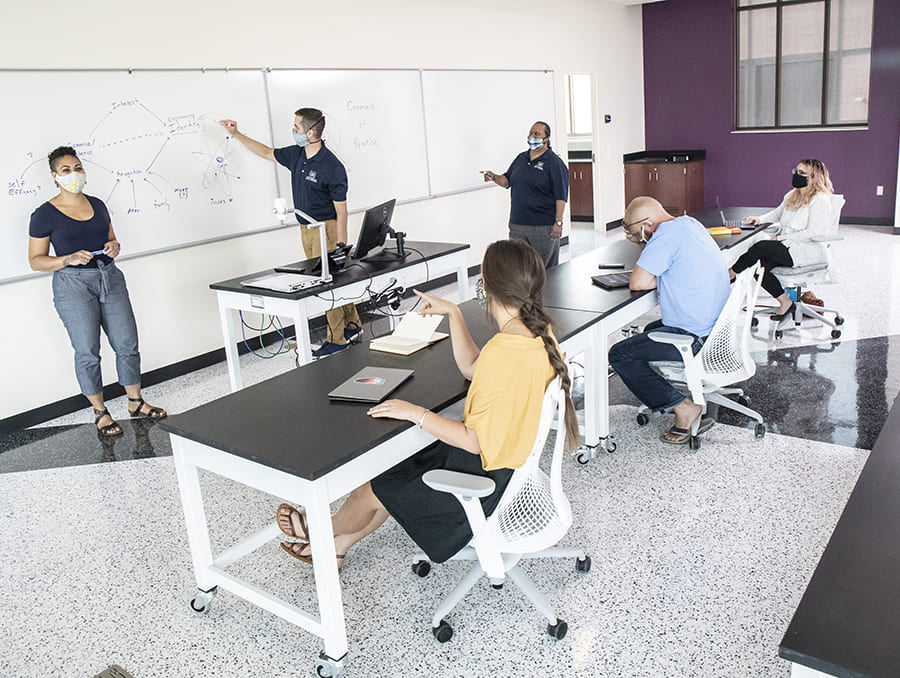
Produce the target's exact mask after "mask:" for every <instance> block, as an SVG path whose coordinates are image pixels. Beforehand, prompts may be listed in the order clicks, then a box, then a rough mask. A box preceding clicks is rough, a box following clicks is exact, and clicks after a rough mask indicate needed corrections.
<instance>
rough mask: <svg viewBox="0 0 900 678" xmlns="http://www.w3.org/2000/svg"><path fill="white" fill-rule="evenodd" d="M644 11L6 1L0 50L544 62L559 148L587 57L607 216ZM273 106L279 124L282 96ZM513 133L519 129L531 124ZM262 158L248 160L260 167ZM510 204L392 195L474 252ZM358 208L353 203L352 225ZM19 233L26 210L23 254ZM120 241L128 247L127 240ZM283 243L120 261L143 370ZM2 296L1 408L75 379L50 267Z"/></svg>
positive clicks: (400, 218)
mask: <svg viewBox="0 0 900 678" xmlns="http://www.w3.org/2000/svg"><path fill="white" fill-rule="evenodd" d="M316 5H319V7H317V8H316V9H314V7H316ZM640 11H641V10H640V7H623V6H621V5H618V4H615V3H608V2H603V1H602V0H558V1H557V2H553V3H549V2H546V0H541V1H540V2H538V1H536V0H495V1H494V2H490V3H484V2H482V1H481V0H479V1H478V2H475V1H474V0H453V1H452V2H449V1H447V2H443V3H435V2H422V1H421V0H381V1H379V2H377V3H373V2H371V1H370V0H339V1H337V2H332V3H302V2H284V1H271V2H264V3H244V2H241V3H238V2H233V1H232V0H224V1H223V0H216V1H215V2H214V1H213V0H191V2H184V1H183V0H177V1H176V0H157V2H154V3H150V4H141V3H129V2H120V1H113V0H91V1H90V2H86V3H81V4H80V5H78V7H77V9H76V10H75V11H73V10H72V5H71V3H70V2H68V1H63V0H41V2H38V3H30V4H25V3H21V4H18V5H16V6H15V8H14V9H10V10H8V11H7V13H6V20H5V21H3V22H2V25H0V64H3V65H4V67H6V68H52V69H61V68H127V67H133V68H185V67H188V68H190V67H232V68H236V67H256V66H277V67H293V68H304V67H308V68H360V67H366V68H410V67H413V68H419V67H421V68H472V69H478V68H499V69H503V68H528V69H531V68H549V69H552V70H553V71H555V73H556V78H557V83H556V94H557V99H558V105H557V116H556V117H557V121H558V125H557V126H558V130H554V136H557V137H558V138H557V148H559V149H563V148H565V141H564V138H563V136H564V126H563V125H561V123H562V120H563V115H564V108H563V101H562V97H563V92H564V88H563V82H562V77H563V76H564V74H566V73H590V72H595V73H598V74H600V80H601V82H602V83H603V91H602V92H601V99H602V103H603V105H604V110H605V111H608V112H610V113H611V114H612V115H613V123H612V124H611V125H607V126H606V127H607V128H608V129H606V130H604V131H605V132H607V134H605V135H604V143H605V144H606V146H607V149H608V153H607V160H608V161H609V162H607V163H606V165H605V166H604V172H605V173H606V176H604V186H605V188H606V190H605V191H604V193H605V196H606V197H605V198H604V215H603V219H604V221H611V220H613V219H615V218H618V217H620V216H621V212H622V208H623V205H622V204H621V203H622V200H623V198H622V194H623V189H622V180H623V179H622V172H621V164H620V163H619V162H617V161H616V158H617V157H618V158H619V159H620V158H621V154H622V152H626V151H628V150H634V149H639V148H643V140H644V127H643V81H642V45H641V15H640ZM295 26H296V27H298V28H297V29H293V28H292V27H295ZM304 26H309V28H308V29H303V27H304ZM297 104H298V106H299V105H315V102H314V101H310V102H306V101H299V100H298V102H297ZM0 105H2V104H0ZM75 106H78V102H77V101H60V102H59V115H61V116H64V115H65V114H66V113H65V112H66V109H67V108H71V107H75ZM482 115H490V111H478V110H473V111H472V117H471V119H469V120H464V121H461V123H462V124H470V125H477V124H478V118H479V117H480V116H482ZM285 118H286V121H287V122H286V124H289V118H290V112H289V111H288V112H286V113H285ZM6 133H7V134H14V133H15V130H6ZM509 133H510V134H512V135H519V136H521V137H522V138H523V142H524V137H525V136H526V134H527V130H518V129H511V130H510V132H509ZM462 142H463V143H464V142H465V141H464V137H463V140H462ZM523 145H524V143H523ZM48 150H49V149H48ZM509 160H510V158H497V161H496V167H495V169H498V170H502V169H504V168H505V167H506V166H507V164H508V162H509ZM260 162H261V163H262V164H261V166H260V168H259V171H271V170H270V169H269V168H268V167H266V166H265V162H264V161H260ZM473 169H476V170H477V169H481V168H473ZM386 171H398V172H399V171H402V168H386ZM351 190H352V187H351ZM617 196H618V197H617ZM260 199H261V200H269V199H270V196H261V198H260ZM508 208H509V203H508V195H507V194H506V192H505V191H503V190H502V189H488V190H481V191H476V192H472V193H466V194H460V195H455V196H448V197H444V198H438V199H433V200H428V201H423V202H418V203H413V204H410V205H403V206H400V207H398V209H397V212H396V214H395V219H396V221H397V225H398V227H402V229H403V230H406V231H407V232H409V233H410V237H411V238H420V239H430V240H444V241H468V242H470V243H471V244H472V246H473V249H472V252H471V255H470V264H476V263H477V262H478V261H479V259H480V255H481V252H482V251H483V249H484V247H485V245H486V244H487V243H489V242H490V241H492V240H495V239H498V238H502V237H505V233H506V229H505V224H506V219H507V216H508ZM359 219H360V216H359V215H356V216H355V218H354V217H353V216H351V222H350V233H351V239H352V238H353V236H354V233H355V231H356V230H357V229H358V227H359ZM26 233H27V225H26V224H23V225H22V234H23V235H22V252H23V256H25V247H26V245H25V243H26ZM124 247H125V248H126V249H125V251H126V252H127V243H124ZM286 252H296V253H297V255H298V256H299V252H300V247H299V243H298V238H297V234H296V232H295V231H294V230H293V229H285V230H281V231H274V232H270V233H265V234H261V235H253V236H246V237H242V238H236V239H232V240H228V241H223V242H219V243H215V244H211V245H204V246H197V247H192V248H187V249H183V250H178V251H175V252H169V253H165V254H158V255H153V256H148V257H143V258H137V259H134V260H130V261H124V262H122V264H121V267H122V269H123V270H124V271H125V273H126V276H127V279H128V286H129V289H130V290H131V295H132V301H133V304H134V307H135V312H136V315H137V318H138V326H139V329H140V335H141V353H142V356H143V365H142V367H143V369H144V371H148V370H152V369H155V368H159V367H162V366H165V365H169V364H171V363H174V362H177V361H179V360H184V359H186V358H190V357H192V356H196V355H199V354H202V353H205V352H207V351H210V350H213V349H215V348H219V347H221V345H222V338H221V333H220V331H219V321H218V314H217V311H216V306H215V299H214V295H213V293H212V292H211V291H210V290H209V289H208V284H209V283H210V282H213V281H216V280H222V279H225V278H229V277H233V276H237V275H240V274H242V273H247V272H250V271H253V270H257V269H261V268H266V267H269V266H274V265H277V264H280V263H284V261H285V259H286V255H285V253H286ZM0 309H3V311H2V312H3V313H4V316H5V318H4V323H3V325H4V330H3V332H2V335H0V336H2V339H0V341H2V345H0V346H2V350H0V374H2V375H3V380H2V384H3V385H2V387H0V419H3V418H6V417H9V416H12V415H14V414H17V413H20V412H25V411H28V410H31V409H33V408H36V407H40V406H42V405H45V404H48V403H51V402H54V401H57V400H60V399H62V398H66V397H68V396H71V395H74V394H76V393H77V392H78V388H77V385H76V382H75V378H74V374H73V369H72V356H71V348H70V346H69V343H68V338H67V337H66V335H65V331H64V330H63V328H62V325H61V324H60V322H59V320H58V319H57V317H56V314H55V312H54V310H53V305H52V302H51V293H50V278H49V276H41V277H39V278H37V279H30V280H25V281H22V282H18V283H12V284H8V285H0ZM103 355H104V363H103V364H104V369H103V376H104V382H105V383H110V382H113V381H115V370H114V364H113V360H111V359H110V357H111V352H110V350H109V349H108V347H106V346H105V347H104V354H103Z"/></svg>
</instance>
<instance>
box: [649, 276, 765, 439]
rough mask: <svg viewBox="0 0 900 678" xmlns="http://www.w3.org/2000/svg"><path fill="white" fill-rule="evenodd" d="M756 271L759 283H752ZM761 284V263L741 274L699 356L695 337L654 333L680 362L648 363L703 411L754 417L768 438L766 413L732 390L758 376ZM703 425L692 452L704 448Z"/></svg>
mask: <svg viewBox="0 0 900 678" xmlns="http://www.w3.org/2000/svg"><path fill="white" fill-rule="evenodd" d="M757 272H758V273H759V276H758V278H759V279H758V280H757V279H754V275H755V274H756V273H757ZM761 280H762V268H761V267H760V265H759V263H756V264H754V265H753V266H752V267H751V268H748V269H746V270H744V271H742V272H741V273H740V274H739V275H738V276H737V278H735V281H734V284H733V285H732V287H731V294H730V295H729V296H728V300H727V301H726V302H725V306H724V308H723V309H722V312H721V313H720V314H719V318H718V319H717V320H716V324H715V325H714V326H713V328H712V331H711V332H710V333H709V336H708V337H707V338H706V342H705V343H704V344H703V347H702V348H701V349H700V351H699V353H697V355H693V353H692V352H691V344H692V343H693V337H690V336H686V335H684V334H673V333H671V332H650V334H649V335H648V336H649V337H650V338H651V339H653V341H659V342H663V343H666V344H672V345H673V346H675V348H677V349H678V351H679V353H680V354H681V360H680V361H677V362H676V361H665V362H662V361H660V362H653V363H650V364H651V365H652V366H653V367H654V369H656V370H657V371H658V372H659V373H660V374H661V375H662V376H663V377H664V378H665V379H666V380H667V381H668V382H670V383H671V384H673V385H674V386H675V387H676V388H679V387H680V388H681V389H682V390H685V391H687V393H688V394H689V395H690V397H691V400H693V401H694V402H695V403H696V404H698V405H702V406H703V412H704V413H706V406H707V403H716V404H717V405H720V406H722V407H727V408H729V409H731V410H735V411H736V412H740V413H741V414H745V415H747V416H748V417H750V418H751V419H755V420H756V427H755V429H754V430H755V433H756V437H757V438H762V437H763V436H764V435H765V434H766V426H765V424H764V423H763V418H762V415H761V414H759V412H756V411H755V410H751V409H750V407H749V405H750V400H749V398H747V396H745V395H744V392H743V391H742V390H741V389H739V388H731V384H735V383H737V382H740V381H744V380H745V379H749V378H750V377H752V376H753V375H754V374H756V363H755V362H754V361H753V358H752V357H751V356H750V322H751V319H752V318H753V306H754V304H756V297H757V295H758V294H759V287H760V281H761ZM730 395H736V396H738V398H737V401H735V400H732V399H731V398H729V397H728V396H730ZM648 421H649V417H648V414H647V408H646V407H642V408H641V409H640V411H639V412H638V415H637V422H638V424H640V425H642V426H643V425H644V424H646V423H647V422H648ZM699 425H700V419H699V418H698V419H697V421H696V422H694V426H693V429H692V431H691V437H690V439H689V440H688V445H689V446H690V448H691V449H692V450H696V449H698V448H699V447H700V439H699V438H698V437H697V429H698V427H699Z"/></svg>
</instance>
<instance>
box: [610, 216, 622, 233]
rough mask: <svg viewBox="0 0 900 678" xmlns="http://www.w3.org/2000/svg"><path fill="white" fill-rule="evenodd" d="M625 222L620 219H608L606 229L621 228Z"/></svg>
mask: <svg viewBox="0 0 900 678" xmlns="http://www.w3.org/2000/svg"><path fill="white" fill-rule="evenodd" d="M624 223H625V222H624V221H622V220H621V219H616V220H615V221H609V222H607V224H606V230H607V231H615V230H616V229H617V228H622V226H623V224H624Z"/></svg>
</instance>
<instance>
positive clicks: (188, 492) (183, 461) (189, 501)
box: [169, 435, 214, 591]
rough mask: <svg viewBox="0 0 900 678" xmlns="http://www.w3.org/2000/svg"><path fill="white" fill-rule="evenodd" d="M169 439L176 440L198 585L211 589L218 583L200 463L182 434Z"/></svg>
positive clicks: (174, 451)
mask: <svg viewBox="0 0 900 678" xmlns="http://www.w3.org/2000/svg"><path fill="white" fill-rule="evenodd" d="M169 440H170V441H171V443H172V455H173V457H174V460H175V474H176V475H177V477H178V490H179V492H180V493H181V506H182V508H183V510H184V521H185V524H186V526H187V535H188V545H189V546H190V549H191V560H192V561H193V563H194V576H195V577H196V579H197V588H199V589H200V590H201V591H209V590H210V589H211V588H212V587H213V585H214V584H213V580H212V578H211V577H210V575H209V572H208V570H207V568H208V567H209V566H210V564H212V549H211V547H210V544H209V530H208V529H207V523H206V513H205V511H204V510H203V497H202V495H201V492H200V478H199V476H198V474H197V467H196V466H194V464H192V463H191V462H190V461H188V458H187V457H188V455H187V453H186V452H185V451H184V449H183V443H182V440H181V438H180V437H178V436H174V435H172V436H169Z"/></svg>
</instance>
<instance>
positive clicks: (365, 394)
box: [328, 367, 413, 403]
mask: <svg viewBox="0 0 900 678" xmlns="http://www.w3.org/2000/svg"><path fill="white" fill-rule="evenodd" d="M412 375H413V371H412V370H398V369H395V368H392V367H364V368H362V369H361V370H360V371H359V372H357V373H356V374H354V375H353V376H352V377H350V378H349V379H348V380H347V381H345V382H344V383H342V384H341V385H340V386H338V387H337V388H336V389H334V390H333V391H332V392H331V393H329V394H328V398H329V399H331V400H347V401H350V402H354V403H380V402H381V401H382V400H384V399H385V398H387V397H388V396H389V395H390V394H391V393H393V392H394V391H395V390H397V388H398V387H399V386H400V384H402V383H403V382H405V381H406V380H407V379H409V378H410V377H412Z"/></svg>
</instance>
